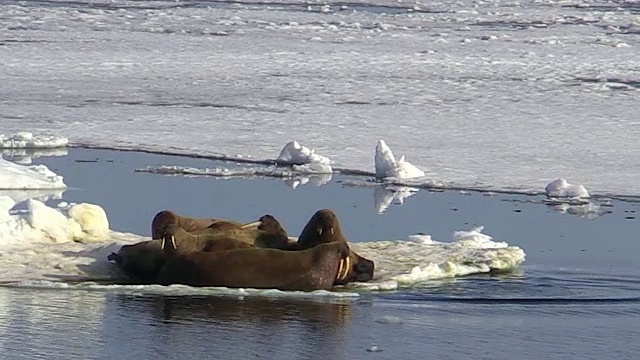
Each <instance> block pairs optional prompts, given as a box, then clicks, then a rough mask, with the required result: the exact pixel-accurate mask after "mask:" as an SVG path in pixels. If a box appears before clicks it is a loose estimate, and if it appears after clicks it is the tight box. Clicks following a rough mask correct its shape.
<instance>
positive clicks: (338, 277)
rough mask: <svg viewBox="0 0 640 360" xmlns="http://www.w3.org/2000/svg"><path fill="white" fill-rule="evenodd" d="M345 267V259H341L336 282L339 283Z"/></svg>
mask: <svg viewBox="0 0 640 360" xmlns="http://www.w3.org/2000/svg"><path fill="white" fill-rule="evenodd" d="M343 267H344V259H340V261H338V273H337V274H336V280H338V281H340V277H341V275H342V269H343Z"/></svg>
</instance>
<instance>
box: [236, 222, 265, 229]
mask: <svg viewBox="0 0 640 360" xmlns="http://www.w3.org/2000/svg"><path fill="white" fill-rule="evenodd" d="M260 225H262V221H260V220H258V221H254V222H250V223H248V224H244V225H242V226H240V229H246V228H251V227H258V226H260Z"/></svg>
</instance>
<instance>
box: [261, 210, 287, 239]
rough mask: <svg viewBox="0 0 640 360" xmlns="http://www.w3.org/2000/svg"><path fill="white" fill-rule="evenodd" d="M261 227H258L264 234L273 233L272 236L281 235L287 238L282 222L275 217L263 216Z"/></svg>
mask: <svg viewBox="0 0 640 360" xmlns="http://www.w3.org/2000/svg"><path fill="white" fill-rule="evenodd" d="M258 221H259V222H260V225H258V230H262V231H264V232H268V233H272V234H280V235H284V236H287V231H286V230H285V229H284V228H283V227H282V225H281V224H280V222H279V221H278V220H277V219H276V218H275V217H273V216H272V215H269V214H267V215H263V216H262V217H260V220H258Z"/></svg>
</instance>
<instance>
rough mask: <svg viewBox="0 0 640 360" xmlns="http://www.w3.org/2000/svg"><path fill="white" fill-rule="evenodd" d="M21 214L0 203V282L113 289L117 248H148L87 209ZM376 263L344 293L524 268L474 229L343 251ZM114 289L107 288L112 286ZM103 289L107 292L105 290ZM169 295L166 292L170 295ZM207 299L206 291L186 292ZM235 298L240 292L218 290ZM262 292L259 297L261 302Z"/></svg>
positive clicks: (514, 252)
mask: <svg viewBox="0 0 640 360" xmlns="http://www.w3.org/2000/svg"><path fill="white" fill-rule="evenodd" d="M27 202H28V204H27V210H26V211H16V210H10V209H11V208H12V207H13V205H14V202H13V201H12V200H11V199H9V198H7V197H4V198H0V210H2V213H0V281H3V282H7V281H12V282H15V281H18V282H19V281H26V284H31V285H33V283H32V282H33V281H40V280H46V281H57V280H60V279H80V280H82V279H94V280H95V279H102V280H112V281H116V280H117V279H119V278H120V276H121V274H119V273H118V271H117V270H116V268H115V266H114V265H113V264H110V263H109V262H108V261H107V256H108V255H109V254H110V253H111V252H114V251H117V250H118V249H119V248H120V246H122V245H123V244H131V243H135V242H139V241H144V240H148V239H149V238H148V237H146V236H139V235H135V234H123V233H119V232H115V231H110V230H109V229H108V226H109V223H108V220H107V217H106V214H105V212H104V210H103V209H102V208H101V207H99V206H97V205H92V204H75V205H66V204H63V205H64V206H60V207H58V208H53V207H48V206H46V205H45V204H43V203H41V202H39V201H37V200H28V201H27ZM350 245H351V246H352V247H353V249H354V250H355V251H357V252H358V253H360V254H361V255H362V256H365V257H367V258H370V259H371V260H373V261H375V262H376V272H375V277H374V281H373V282H372V283H354V284H350V285H348V286H347V287H346V288H347V290H348V289H360V290H388V289H395V288H398V287H399V286H411V285H413V284H416V283H420V282H424V281H428V280H434V279H442V278H451V277H456V276H462V275H469V274H474V273H485V272H490V271H509V270H513V269H515V268H517V267H518V265H520V263H522V261H524V257H525V254H524V251H522V249H520V248H519V247H517V246H512V245H509V244H507V243H505V242H495V241H493V240H492V238H491V237H490V236H488V235H485V234H483V233H482V228H481V227H480V228H476V229H473V230H471V231H463V232H456V233H455V234H454V238H453V241H452V242H449V243H442V242H438V241H433V240H431V238H430V237H429V236H428V235H422V237H421V238H420V240H419V239H418V238H417V237H416V236H412V237H411V238H410V239H409V240H408V241H407V240H404V241H370V242H362V243H351V244H350ZM114 286H115V285H114ZM107 288H109V289H114V288H110V287H107ZM178 290H179V288H176V287H173V288H172V290H171V291H178ZM189 291H191V292H193V291H211V290H189ZM216 291H218V292H219V291H223V292H227V293H235V294H239V293H240V292H241V291H242V290H241V289H234V290H231V289H222V290H216ZM263 293H264V291H262V292H260V294H263Z"/></svg>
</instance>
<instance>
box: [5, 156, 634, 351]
mask: <svg viewBox="0 0 640 360" xmlns="http://www.w3.org/2000/svg"><path fill="white" fill-rule="evenodd" d="M34 162H37V163H41V164H45V165H47V166H48V167H49V168H50V169H51V170H52V171H54V172H56V173H57V174H60V175H62V176H64V177H65V182H66V183H67V184H68V185H69V188H68V189H67V190H66V191H64V193H62V194H60V193H57V192H56V194H55V195H54V196H53V197H54V198H55V197H62V199H63V200H65V201H70V202H91V203H94V204H98V205H100V206H102V207H103V208H104V209H105V211H106V212H107V214H109V221H110V227H111V228H112V229H113V230H116V231H120V232H131V233H134V234H139V235H142V236H144V235H147V234H148V232H149V222H150V219H151V217H152V216H153V214H154V213H155V212H156V211H158V210H160V209H162V208H171V209H175V210H176V211H179V212H181V213H188V214H192V215H200V216H207V215H216V216H220V217H229V218H236V219H253V218H255V216H256V215H258V214H262V213H264V212H270V213H272V214H274V215H276V216H277V217H278V218H279V219H280V220H281V221H282V222H283V224H284V225H285V227H286V228H287V230H289V231H290V232H291V233H295V232H297V231H300V229H301V228H302V227H303V225H304V223H305V222H306V220H307V218H308V216H309V215H310V214H311V213H313V211H315V210H316V209H318V208H322V207H330V208H332V209H333V210H334V211H336V213H337V214H338V215H339V216H340V219H341V221H342V225H343V230H344V232H345V235H346V236H347V237H348V238H349V240H350V241H352V242H354V243H355V244H358V243H361V242H363V241H367V242H368V241H372V240H381V239H397V238H400V239H403V238H407V237H408V236H409V235H411V234H417V233H424V234H430V235H431V236H432V237H433V238H434V239H436V240H445V241H448V240H450V239H451V233H452V232H453V231H454V230H459V229H468V228H471V227H473V226H476V225H479V224H482V225H484V226H485V232H486V233H488V234H491V235H492V236H493V237H494V239H495V241H503V240H504V241H508V243H509V244H511V245H515V246H519V247H522V248H523V249H524V250H525V251H526V253H527V259H526V261H525V262H524V263H523V264H522V265H521V266H520V267H519V269H518V270H516V271H514V272H509V273H505V274H494V275H486V274H485V275H473V276H469V277H458V278H455V279H445V280H438V281H427V282H422V283H419V284H416V285H415V286H413V287H409V288H406V287H404V288H399V289H397V290H393V291H374V292H370V291H365V292H360V293H359V295H358V296H355V297H354V296H350V295H348V296H344V297H339V296H326V297H323V296H309V297H299V296H282V294H280V295H278V296H268V295H266V294H265V295H263V296H252V295H251V294H250V293H246V295H245V294H242V293H238V292H235V293H232V294H231V295H227V296H220V295H216V296H212V295H209V294H207V293H206V292H197V291H185V289H175V290H173V291H167V290H166V289H157V288H153V287H133V286H125V287H118V286H113V285H101V284H99V283H98V284H95V285H92V286H88V285H82V284H75V285H74V284H70V285H68V286H64V285H59V286H54V285H55V284H54V283H47V284H44V285H43V284H38V283H33V286H25V285H24V284H23V285H20V286H17V287H16V286H11V285H6V286H3V287H0V349H2V355H1V356H0V357H2V358H7V359H32V358H60V357H63V358H65V359H107V358H138V359H157V358H166V359H181V358H185V357H188V358H194V359H209V358H212V356H213V355H212V354H215V357H221V358H225V359H246V358H264V359H272V358H282V359H300V358H304V359H326V358H332V359H369V358H372V357H379V358H384V359H404V358H424V357H428V358H437V359H460V358H477V359H513V358H514V357H522V358H527V359H557V358H567V359H602V358H612V357H615V358H620V359H622V358H635V357H636V356H637V354H639V353H640V346H639V345H638V343H637V342H636V339H637V338H638V336H640V325H638V324H640V321H639V320H640V311H639V306H640V297H639V296H638V293H639V292H640V280H639V279H640V272H639V271H638V268H637V266H636V264H638V262H639V261H640V255H638V254H640V243H639V242H638V241H637V236H638V235H637V231H638V219H637V214H638V213H640V206H639V204H638V203H637V202H627V201H618V200H611V201H608V202H606V204H601V205H602V207H601V209H600V210H601V211H599V212H595V213H589V212H586V213H585V212H581V211H580V209H582V208H580V207H566V206H565V207H562V206H555V205H549V204H545V198H544V196H541V195H539V196H525V195H517V194H514V195H508V194H503V195H490V194H483V193H477V192H459V191H444V192H442V191H437V192H434V191H426V190H421V191H418V192H413V193H412V195H411V196H408V197H405V198H404V200H403V204H402V205H400V204H399V203H398V201H394V202H392V203H391V204H389V206H388V207H387V208H386V211H385V212H383V213H382V214H380V213H379V211H378V209H379V200H380V199H381V195H380V191H383V192H385V191H386V192H390V193H392V194H396V195H395V196H396V199H397V198H401V197H402V196H400V195H397V194H398V193H402V190H401V189H395V190H392V189H391V188H389V187H382V186H381V185H373V184H371V185H370V186H354V185H353V184H362V183H365V182H366V178H354V177H347V176H342V175H334V177H333V178H332V179H331V181H328V182H326V183H325V184H324V185H320V186H317V184H321V183H322V182H321V181H317V179H316V182H314V181H313V180H310V181H308V182H307V183H306V184H302V182H299V183H296V182H293V181H291V180H290V179H285V180H287V181H283V179H278V178H273V177H269V178H263V179H256V178H247V177H245V178H235V177H229V178H220V177H218V176H188V175H162V174H154V173H147V172H136V171H135V170H136V169H142V168H147V167H161V166H165V167H169V166H175V167H190V168H223V167H224V168H228V169H236V170H237V169H240V168H242V167H243V165H237V164H231V163H222V162H219V161H210V160H204V159H190V158H181V157H173V156H166V155H152V154H143V153H137V152H121V151H108V150H87V149H69V152H68V155H67V156H58V157H40V158H36V160H34ZM325 180H326V179H325ZM292 184H293V185H296V184H298V186H296V187H295V189H293V188H292ZM314 184H316V185H314ZM404 191H406V189H405V190H404ZM37 194H38V195H40V193H37ZM382 198H384V196H382ZM58 201H60V200H59V199H50V200H48V201H47V202H48V203H55V202H58ZM603 209H604V210H603ZM345 294H347V293H345Z"/></svg>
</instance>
